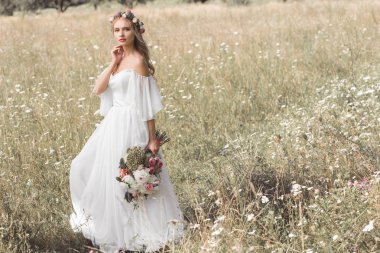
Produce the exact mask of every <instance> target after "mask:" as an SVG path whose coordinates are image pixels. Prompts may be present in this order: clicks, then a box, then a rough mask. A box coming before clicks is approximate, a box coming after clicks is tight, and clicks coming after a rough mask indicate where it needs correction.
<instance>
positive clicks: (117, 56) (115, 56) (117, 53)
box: [111, 45, 124, 65]
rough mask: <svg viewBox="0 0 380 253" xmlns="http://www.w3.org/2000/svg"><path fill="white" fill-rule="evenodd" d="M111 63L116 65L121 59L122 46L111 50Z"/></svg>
mask: <svg viewBox="0 0 380 253" xmlns="http://www.w3.org/2000/svg"><path fill="white" fill-rule="evenodd" d="M111 54H112V63H113V64H115V65H118V64H119V63H120V61H121V59H122V58H123V54H124V49H123V46H122V45H119V46H114V47H113V49H112V52H111Z"/></svg>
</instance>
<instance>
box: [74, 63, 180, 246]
mask: <svg viewBox="0 0 380 253" xmlns="http://www.w3.org/2000/svg"><path fill="white" fill-rule="evenodd" d="M161 100H162V97H161V95H160V92H159V89H158V87H157V84H156V81H155V79H154V78H153V77H152V76H148V77H147V76H142V75H139V74H137V73H136V72H135V71H134V70H132V69H126V70H122V71H121V72H118V73H116V74H115V75H111V77H110V80H109V85H108V88H107V90H106V91H105V92H103V93H102V94H101V95H100V114H101V115H102V116H104V118H103V119H102V121H101V122H100V123H99V125H98V126H97V128H96V129H95V131H94V132H93V133H92V135H91V136H90V137H89V139H88V141H87V143H86V144H85V145H84V147H83V149H82V150H81V152H80V153H79V154H78V155H77V156H76V157H75V158H74V159H73V161H72V163H71V169H70V193H71V200H72V204H73V208H74V212H73V213H72V214H71V215H70V225H71V228H72V229H73V230H74V231H75V232H82V233H83V235H84V236H85V237H86V238H88V239H90V240H91V241H92V243H93V244H94V245H98V246H99V247H100V249H101V250H102V251H103V252H115V251H116V252H117V251H118V250H119V249H123V250H134V251H146V252H151V251H156V250H159V249H160V247H162V246H164V245H165V244H169V243H170V242H173V241H176V240H177V239H179V238H180V237H181V236H182V235H183V232H184V222H183V215H182V212H181V210H180V208H179V205H178V201H177V198H176V195H175V193H174V190H173V187H172V184H171V183H170V180H169V175H168V171H167V166H166V163H165V159H164V157H163V154H162V152H161V150H159V152H158V153H159V154H160V155H161V157H162V160H163V163H164V165H163V169H162V172H161V184H160V191H159V192H157V193H154V194H153V195H152V196H150V197H149V198H148V199H145V200H143V202H142V203H139V206H138V208H136V209H134V205H133V203H128V202H127V201H126V200H125V199H124V194H125V190H124V189H123V188H122V186H121V185H120V183H119V182H118V181H117V180H116V177H117V176H118V175H119V168H118V167H119V161H120V158H121V157H123V156H124V154H125V152H126V150H127V148H129V147H132V146H140V147H146V146H147V144H148V142H149V131H148V124H147V122H146V121H147V120H150V119H154V118H155V114H156V113H157V112H158V111H160V110H161V109H162V108H163V105H162V103H161Z"/></svg>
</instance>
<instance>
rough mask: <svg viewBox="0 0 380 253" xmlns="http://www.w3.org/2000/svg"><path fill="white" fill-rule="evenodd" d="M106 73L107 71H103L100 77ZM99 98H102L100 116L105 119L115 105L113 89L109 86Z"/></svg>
mask: <svg viewBox="0 0 380 253" xmlns="http://www.w3.org/2000/svg"><path fill="white" fill-rule="evenodd" d="M105 71H106V69H105V70H103V72H102V73H101V74H100V75H102V74H103V73H104V72H105ZM100 75H99V76H100ZM99 97H100V108H99V114H100V115H101V116H103V117H105V116H106V115H107V113H108V111H109V110H110V109H111V107H112V105H113V94H112V90H111V88H110V87H109V86H108V87H107V89H106V90H105V91H103V92H102V93H101V94H100V95H99Z"/></svg>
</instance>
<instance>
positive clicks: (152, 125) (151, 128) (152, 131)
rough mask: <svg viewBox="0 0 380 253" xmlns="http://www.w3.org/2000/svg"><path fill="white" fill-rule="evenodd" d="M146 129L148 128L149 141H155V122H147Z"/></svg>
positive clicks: (152, 120)
mask: <svg viewBox="0 0 380 253" xmlns="http://www.w3.org/2000/svg"><path fill="white" fill-rule="evenodd" d="M147 123H148V128H149V141H154V140H156V126H155V120H154V119H151V120H148V121H147Z"/></svg>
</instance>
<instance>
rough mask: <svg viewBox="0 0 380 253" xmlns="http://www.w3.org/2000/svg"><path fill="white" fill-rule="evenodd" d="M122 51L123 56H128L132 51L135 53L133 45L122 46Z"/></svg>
mask: <svg viewBox="0 0 380 253" xmlns="http://www.w3.org/2000/svg"><path fill="white" fill-rule="evenodd" d="M123 49H124V56H128V55H130V54H132V53H133V51H135V49H134V48H133V45H123Z"/></svg>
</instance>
